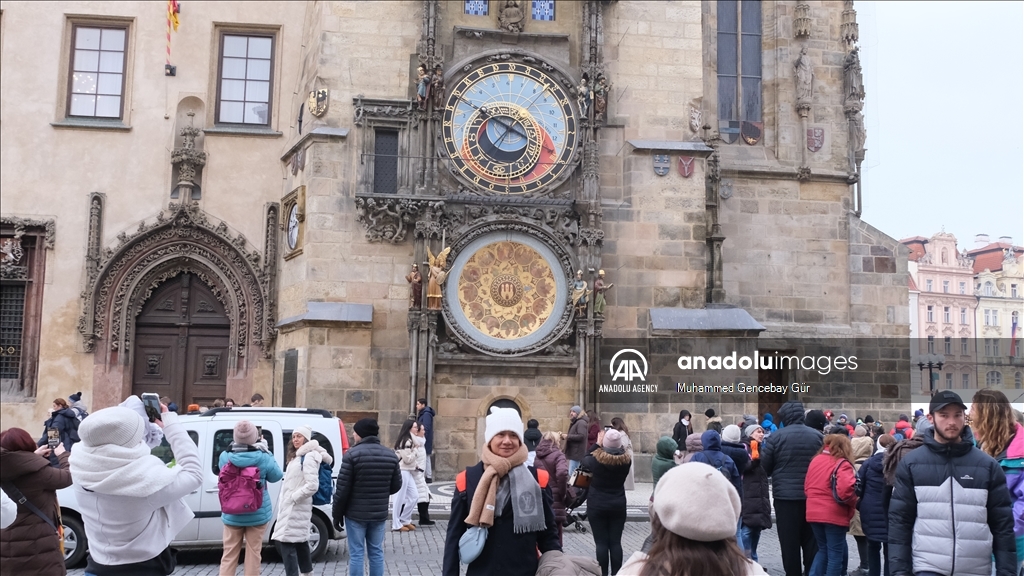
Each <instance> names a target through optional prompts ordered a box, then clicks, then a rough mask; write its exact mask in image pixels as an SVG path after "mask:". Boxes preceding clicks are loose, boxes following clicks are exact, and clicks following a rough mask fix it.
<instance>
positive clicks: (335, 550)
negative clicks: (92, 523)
mask: <svg viewBox="0 0 1024 576" xmlns="http://www.w3.org/2000/svg"><path fill="white" fill-rule="evenodd" d="M447 525H448V523H447V521H438V522H437V524H436V525H435V526H429V527H425V528H419V529H417V530H416V531H415V532H398V533H395V532H390V531H389V532H387V533H386V535H385V536H384V564H385V574H388V575H394V576H420V575H423V576H426V575H435V574H440V573H441V558H442V555H443V552H444V536H445V530H446V529H447ZM587 529H588V532H587V533H582V532H579V531H577V530H575V529H572V528H568V529H566V531H565V535H564V538H563V540H564V543H563V544H564V546H563V547H564V550H565V552H566V553H567V554H576V555H580V556H588V557H590V556H592V555H593V554H594V541H593V539H592V537H591V535H590V532H589V525H588V528H587ZM649 530H650V524H648V523H647V522H627V523H626V529H625V531H623V534H622V549H623V553H624V557H625V558H628V557H629V556H630V555H631V554H632V553H633V552H634V551H636V550H639V549H640V546H641V545H642V544H643V541H644V539H645V538H646V537H647V534H648V532H649ZM847 540H848V544H849V546H850V554H851V563H852V564H853V565H852V566H851V569H852V568H856V559H857V546H856V543H855V542H854V540H853V537H849V538H848V539H847ZM220 556H221V553H220V550H195V551H183V552H181V553H180V554H179V555H178V569H177V571H175V573H174V576H216V575H217V574H218V569H219V566H218V565H219V563H220ZM758 557H759V558H760V561H761V564H762V565H763V566H764V567H765V569H766V570H767V571H768V573H769V574H772V575H773V576H774V575H778V574H783V570H782V557H781V555H780V553H779V540H778V537H777V535H776V532H775V530H774V529H772V530H765V531H764V532H762V533H761V542H760V544H759V545H758ZM241 573H242V570H241V567H239V569H238V574H241ZM68 574H69V576H83V575H84V574H85V570H83V569H82V568H77V569H75V570H69V571H68ZM283 574H284V565H283V564H281V559H280V557H279V556H278V555H277V552H276V551H274V550H273V549H272V548H267V549H265V550H264V552H263V568H262V576H282V575H283ZM313 574H316V575H332V576H334V575H345V574H348V553H347V552H346V549H345V541H344V540H339V541H333V542H331V543H330V544H329V545H328V547H327V554H326V555H325V556H324V558H323V559H322V560H321V561H320V562H317V563H315V564H314V565H313ZM244 576H250V575H244Z"/></svg>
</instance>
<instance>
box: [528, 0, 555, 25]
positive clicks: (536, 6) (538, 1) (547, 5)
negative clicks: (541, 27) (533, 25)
mask: <svg viewBox="0 0 1024 576" xmlns="http://www.w3.org/2000/svg"><path fill="white" fill-rule="evenodd" d="M530 17H532V18H533V19H534V20H548V21H551V20H554V19H555V0H533V1H532V2H530Z"/></svg>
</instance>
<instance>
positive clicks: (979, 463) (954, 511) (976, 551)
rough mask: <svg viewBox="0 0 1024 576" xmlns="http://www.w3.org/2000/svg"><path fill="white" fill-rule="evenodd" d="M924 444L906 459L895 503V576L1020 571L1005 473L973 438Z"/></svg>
mask: <svg viewBox="0 0 1024 576" xmlns="http://www.w3.org/2000/svg"><path fill="white" fill-rule="evenodd" d="M922 435H923V436H924V446H923V447H921V448H920V449H917V450H914V451H912V452H910V453H909V454H907V455H906V456H904V457H903V459H902V460H901V461H900V464H899V467H897V469H896V486H895V487H894V488H893V492H892V501H891V502H890V503H889V562H890V564H889V565H890V571H891V572H892V574H893V576H899V575H901V574H910V573H917V572H936V573H939V574H980V575H987V574H991V571H992V557H993V556H995V560H996V576H1014V575H1015V574H1017V571H1018V570H1019V566H1017V544H1016V542H1015V541H1014V538H1013V511H1012V509H1011V507H1010V491H1009V490H1008V489H1007V488H1006V476H1005V475H1004V474H1003V471H1002V469H1001V468H1000V467H999V463H998V462H996V461H995V460H994V459H992V458H991V457H990V456H989V455H987V454H985V453H984V452H982V451H981V450H979V449H977V448H975V447H974V445H973V444H971V443H969V442H963V441H961V442H957V443H955V444H940V443H938V442H936V441H935V437H934V436H933V435H932V434H927V433H925V434H922Z"/></svg>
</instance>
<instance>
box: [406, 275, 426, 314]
mask: <svg viewBox="0 0 1024 576" xmlns="http://www.w3.org/2000/svg"><path fill="white" fill-rule="evenodd" d="M405 281H406V282H408V283H409V308H410V309H415V310H418V309H419V308H420V307H421V306H423V276H422V275H421V274H420V269H419V267H418V266H416V265H415V264H413V265H412V272H409V273H408V274H406V275H405Z"/></svg>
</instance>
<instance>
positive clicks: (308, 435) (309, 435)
mask: <svg viewBox="0 0 1024 576" xmlns="http://www.w3.org/2000/svg"><path fill="white" fill-rule="evenodd" d="M296 434H300V435H302V437H303V438H305V439H306V442H309V441H310V440H312V439H313V431H312V430H310V428H309V426H306V425H305V424H303V425H302V426H296V427H295V430H292V436H293V437H294V436H295V435H296Z"/></svg>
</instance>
